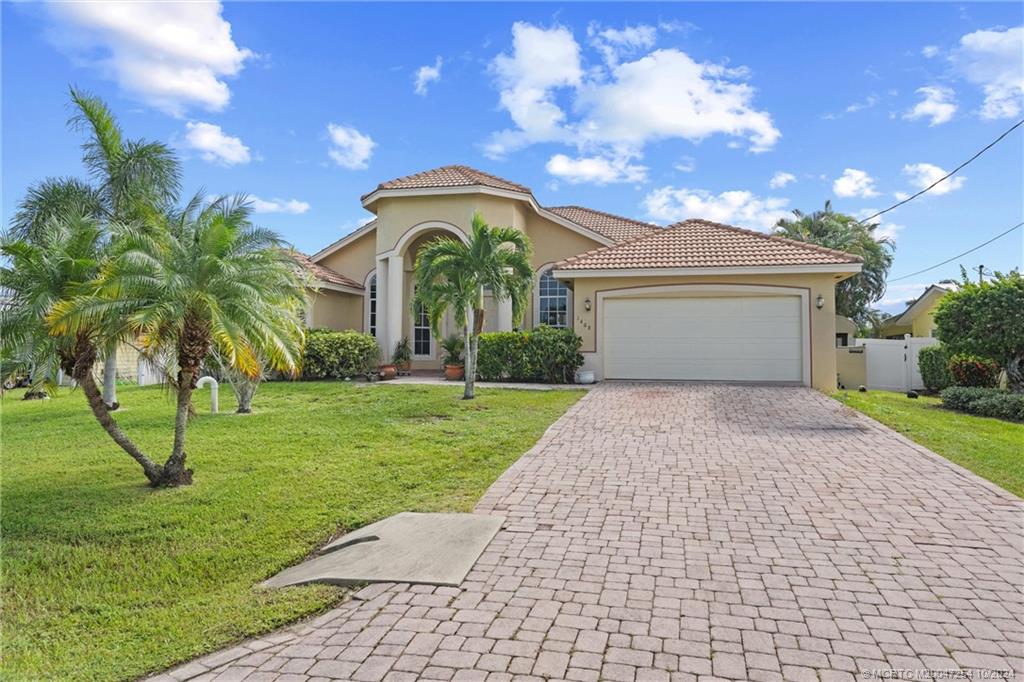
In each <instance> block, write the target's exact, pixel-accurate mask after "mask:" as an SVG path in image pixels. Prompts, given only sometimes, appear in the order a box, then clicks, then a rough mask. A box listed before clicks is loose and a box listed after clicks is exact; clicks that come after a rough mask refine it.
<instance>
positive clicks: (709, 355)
mask: <svg viewBox="0 0 1024 682" xmlns="http://www.w3.org/2000/svg"><path fill="white" fill-rule="evenodd" d="M602 324H603V340H604V363H605V376H607V377H608V378H611V379H616V378H620V379H695V380H721V381H800V380H801V379H802V376H803V343H802V318H801V307H800V298H799V297H796V296H771V297H686V298H644V299H610V300H608V301H606V302H605V304H604V315H603V320H602Z"/></svg>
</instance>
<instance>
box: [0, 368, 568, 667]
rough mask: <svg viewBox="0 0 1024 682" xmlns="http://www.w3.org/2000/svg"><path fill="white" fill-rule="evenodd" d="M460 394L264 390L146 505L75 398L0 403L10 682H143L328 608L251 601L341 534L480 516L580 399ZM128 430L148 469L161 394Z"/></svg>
mask: <svg viewBox="0 0 1024 682" xmlns="http://www.w3.org/2000/svg"><path fill="white" fill-rule="evenodd" d="M478 391H479V396H478V398H477V399H476V400H474V401H465V402H464V401H461V400H459V397H460V396H461V393H462V388H461V386H456V385H453V386H410V385H406V386H357V385H354V384H351V383H340V382H339V383H319V382H318V383H272V384H267V385H265V386H263V387H262V388H260V390H259V393H257V395H256V399H255V401H254V402H253V408H254V410H255V411H256V413H255V414H252V415H247V416H242V415H235V414H233V413H232V412H233V410H234V397H233V396H232V395H231V391H230V390H227V389H225V388H222V390H221V408H222V414H220V415H218V416H211V415H210V414H209V397H208V394H207V391H205V390H203V391H198V392H197V394H196V406H197V409H198V410H199V412H200V416H199V418H198V419H196V420H195V421H194V422H193V423H192V424H191V425H190V427H189V432H188V439H189V440H188V445H187V452H188V462H189V464H190V465H191V466H192V467H193V468H194V469H195V483H194V485H192V486H190V487H186V488H179V489H171V490H152V489H150V488H148V487H147V486H146V485H144V483H145V478H144V477H143V475H142V471H141V470H140V469H139V467H138V466H137V465H136V464H135V462H134V461H132V460H131V459H130V458H129V457H128V455H126V454H124V453H123V452H122V451H121V450H119V449H118V448H117V447H116V446H115V445H114V444H113V442H112V441H111V440H110V439H109V438H108V437H107V435H106V434H105V433H104V432H103V431H102V430H101V428H100V426H99V425H98V424H97V423H96V422H95V420H94V419H93V417H92V415H91V413H90V412H89V410H88V407H87V405H86V402H85V399H84V397H83V396H82V395H81V393H79V392H74V393H71V392H69V391H67V390H63V391H62V392H61V394H60V395H59V396H58V397H56V398H55V399H53V400H48V401H27V402H23V401H21V400H20V399H19V398H20V397H21V393H22V392H21V391H12V392H11V393H9V394H8V395H7V396H6V397H5V398H4V400H3V404H2V420H3V421H2V448H3V450H2V458H3V467H2V468H3V480H2V488H0V490H2V502H3V513H2V518H0V521H2V528H0V530H2V533H3V535H2V537H3V547H2V549H3V583H2V585H3V595H2V596H3V614H2V624H3V639H4V647H3V648H4V652H3V654H4V655H3V659H4V661H3V668H4V670H3V672H2V674H0V677H2V678H4V679H12V680H13V679H17V680H22V679H32V680H35V679H75V680H84V679H90V680H118V679H127V678H134V677H137V676H139V675H142V674H144V673H146V672H149V671H154V670H159V669H162V668H164V667H167V666H170V665H172V664H174V663H177V662H179V661H183V660H186V659H189V658H191V657H193V656H196V655H199V654H202V653H204V652H208V651H211V650H213V649H216V648H218V647H220V646H222V645H225V644H227V643H229V642H231V641H233V640H237V639H240V638H242V637H245V636H248V635H254V634H257V633H260V632H265V631H267V630H270V629H272V628H274V627H277V626H279V625H282V624H284V623H287V622H289V621H292V620H295V619H297V618H299V617H301V616H305V615H308V614H312V613H315V612H318V611H322V610H324V609H325V608H327V607H329V606H330V605H332V604H335V603H337V602H338V600H339V599H340V598H342V597H343V595H344V593H343V592H342V591H341V590H339V589H338V588H332V587H328V586H305V587H295V588H289V589H284V590H273V591H271V590H263V589H259V588H255V587H254V585H256V583H258V582H260V581H261V580H263V579H265V578H267V577H269V576H270V575H272V574H274V573H276V572H277V571H279V570H280V569H282V568H284V567H286V566H288V565H291V564H294V563H296V562H297V561H298V560H299V559H301V558H302V557H304V556H305V555H306V554H307V553H309V552H310V550H312V549H313V548H315V547H316V546H318V545H319V544H321V543H323V542H324V541H326V540H327V539H328V538H330V537H331V536H332V535H334V534H335V533H338V532H340V531H343V530H346V529H354V528H358V527H361V526H363V525H365V524H367V523H371V522H373V521H376V520H378V519H380V518H383V517H386V516H389V515H391V514H393V513H395V512H399V511H404V510H412V511H469V510H471V509H472V507H473V505H474V503H475V502H476V501H477V499H478V498H479V497H480V495H481V494H483V492H484V490H486V488H487V487H488V486H489V485H490V484H491V483H492V482H493V481H494V480H495V479H496V478H497V477H498V476H499V475H500V474H501V473H502V472H503V471H504V470H505V469H506V468H508V466H509V465H510V464H511V463H512V462H514V461H515V460H516V459H517V458H518V457H519V456H520V455H522V454H523V453H524V452H525V451H526V450H528V449H529V448H530V447H531V446H532V445H533V444H534V442H536V440H537V439H538V438H539V437H540V435H541V434H542V433H543V432H544V430H545V429H546V428H547V427H548V426H549V425H550V424H551V423H552V422H553V421H554V420H555V419H557V418H558V417H559V416H560V415H561V414H562V413H563V412H564V411H565V410H566V408H568V407H569V406H570V405H571V404H573V403H574V402H575V401H576V400H578V399H579V397H580V396H581V395H582V393H581V392H579V391H545V392H542V391H517V390H500V389H483V390H479V389H478ZM118 393H119V396H118V397H119V399H120V400H121V403H122V405H123V408H122V410H121V411H119V412H118V413H117V419H118V420H119V422H120V423H121V425H122V426H123V427H124V429H125V430H126V431H127V432H128V433H129V434H130V435H131V436H132V437H133V438H134V439H135V440H136V442H137V443H139V444H140V445H141V446H142V447H143V448H144V449H145V450H147V451H148V452H150V453H151V454H152V455H153V456H154V459H156V458H157V456H159V461H161V462H162V461H163V460H164V459H165V458H166V456H167V453H168V452H169V451H170V447H171V440H172V438H173V433H172V429H173V404H172V400H171V398H170V396H168V395H167V394H166V393H165V392H164V391H162V390H161V389H160V388H157V387H150V388H144V389H140V388H134V387H128V388H124V387H122V388H119V389H118Z"/></svg>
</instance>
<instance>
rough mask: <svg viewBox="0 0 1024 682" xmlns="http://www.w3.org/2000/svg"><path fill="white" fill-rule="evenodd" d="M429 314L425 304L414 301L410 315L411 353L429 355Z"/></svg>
mask: <svg viewBox="0 0 1024 682" xmlns="http://www.w3.org/2000/svg"><path fill="white" fill-rule="evenodd" d="M430 350H431V349H430V315H428V314H427V306H425V305H423V303H421V302H420V301H416V306H415V309H414V310H413V315H412V353H413V355H421V356H423V355H430Z"/></svg>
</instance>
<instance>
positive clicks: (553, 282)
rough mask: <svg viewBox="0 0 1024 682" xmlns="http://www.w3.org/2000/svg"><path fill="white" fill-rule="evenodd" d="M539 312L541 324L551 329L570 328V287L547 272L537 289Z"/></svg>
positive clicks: (544, 273) (542, 276)
mask: <svg viewBox="0 0 1024 682" xmlns="http://www.w3.org/2000/svg"><path fill="white" fill-rule="evenodd" d="M537 310H538V311H539V313H540V315H539V318H538V321H539V322H540V324H546V325H548V326H550V327H568V326H569V287H567V286H565V284H564V283H562V282H559V281H558V280H557V279H555V278H554V277H552V276H551V271H550V270H545V271H544V272H543V273H542V274H541V276H540V282H539V283H538V287H537Z"/></svg>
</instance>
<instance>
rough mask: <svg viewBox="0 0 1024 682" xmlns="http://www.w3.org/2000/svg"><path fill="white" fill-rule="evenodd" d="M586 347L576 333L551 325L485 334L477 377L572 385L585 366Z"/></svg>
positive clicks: (479, 350)
mask: <svg viewBox="0 0 1024 682" xmlns="http://www.w3.org/2000/svg"><path fill="white" fill-rule="evenodd" d="M582 345H583V339H581V338H580V337H579V336H577V335H576V333H575V332H574V331H573V330H571V329H559V328H555V327H547V326H540V327H537V328H536V329H534V330H532V331H527V332H489V333H486V334H481V335H480V343H479V347H478V351H477V375H478V376H479V377H480V378H481V379H482V380H484V381H543V382H547V383H572V381H573V380H574V378H575V376H576V370H578V369H579V368H580V367H582V366H583V355H581V354H580V346H582Z"/></svg>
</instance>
